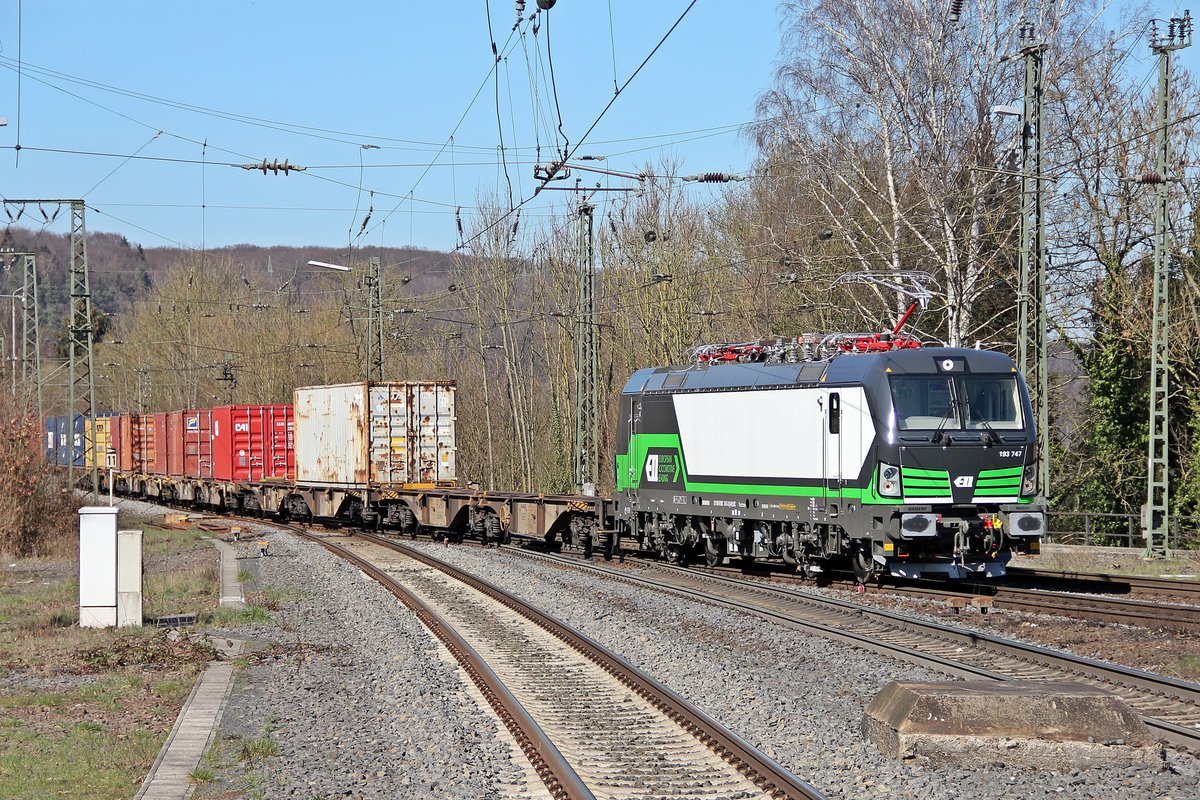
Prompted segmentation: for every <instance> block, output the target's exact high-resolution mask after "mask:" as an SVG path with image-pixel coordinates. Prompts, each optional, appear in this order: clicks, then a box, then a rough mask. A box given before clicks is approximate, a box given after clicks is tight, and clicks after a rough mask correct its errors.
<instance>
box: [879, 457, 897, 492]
mask: <svg viewBox="0 0 1200 800" xmlns="http://www.w3.org/2000/svg"><path fill="white" fill-rule="evenodd" d="M879 493H880V494H881V495H883V496H884V497H899V496H900V468H899V467H894V466H892V465H891V464H882V463H881V464H880V465H879Z"/></svg>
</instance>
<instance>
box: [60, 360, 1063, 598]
mask: <svg viewBox="0 0 1200 800" xmlns="http://www.w3.org/2000/svg"><path fill="white" fill-rule="evenodd" d="M872 341H873V344H872V343H868V346H866V347H859V346H856V345H853V344H852V345H851V346H848V347H846V346H843V347H840V348H836V349H835V351H834V353H833V355H831V356H830V357H824V358H816V359H814V358H811V357H807V356H808V354H801V355H800V356H799V357H795V356H796V354H794V353H793V354H791V356H792V357H787V358H785V357H783V356H780V354H779V353H778V352H776V353H775V354H774V357H773V358H770V359H768V358H767V357H766V355H767V354H766V353H765V352H764V351H763V350H762V349H761V348H757V346H756V347H753V348H749V349H746V348H742V349H740V350H737V351H736V352H735V351H727V352H723V353H709V354H708V355H707V356H706V357H703V358H701V359H700V363H692V364H689V365H685V366H678V367H661V368H652V369H645V370H641V371H639V372H637V373H635V374H634V375H633V376H632V377H631V378H630V380H629V381H628V383H627V385H626V386H625V388H624V391H623V392H622V394H621V397H620V402H619V410H618V420H617V426H616V431H617V435H616V446H615V451H616V457H615V469H616V474H615V478H616V493H615V495H614V496H613V497H608V498H606V497H590V496H581V495H556V494H525V493H512V492H495V491H485V490H482V489H479V488H478V487H475V486H472V485H467V486H464V485H462V482H461V481H460V480H459V479H458V476H457V474H456V469H455V432H454V423H455V411H454V391H455V387H454V385H453V383H449V382H391V383H357V384H344V385H340V386H326V387H307V388H299V389H297V390H296V391H295V396H294V403H293V404H290V405H288V404H280V405H256V406H221V407H217V408H211V409H191V410H183V411H176V412H170V413H158V414H119V415H99V416H98V417H97V418H96V419H95V420H94V421H93V420H91V419H81V418H78V417H76V418H74V419H71V418H68V417H57V418H53V417H52V418H48V419H47V420H46V433H47V442H46V454H47V458H48V459H50V460H51V461H52V462H54V463H58V464H60V465H67V464H71V465H74V466H76V467H82V468H85V469H90V468H91V466H92V464H93V463H95V464H97V466H98V467H99V468H101V469H103V470H104V471H105V473H106V474H107V475H108V476H109V479H110V480H111V481H112V485H113V487H114V489H115V491H117V492H121V493H126V494H130V495H134V496H138V497H144V498H146V499H150V500H156V501H160V502H164V503H174V504H182V505H186V506H191V507H194V508H198V509H202V510H210V511H217V512H223V511H232V512H237V513H251V514H255V513H256V514H268V513H269V514H273V515H277V516H279V517H281V518H284V519H294V520H302V521H318V522H324V523H326V524H343V523H345V524H352V525H357V526H365V527H369V528H373V529H377V530H390V531H394V532H396V533H399V534H405V535H410V536H414V537H415V536H416V535H417V534H418V532H419V531H421V530H423V529H436V530H437V531H438V532H439V533H438V535H439V536H441V535H449V536H451V537H454V538H461V537H473V538H477V539H479V540H481V541H483V542H485V543H486V542H490V541H505V540H507V539H508V538H509V537H513V536H515V537H521V538H538V539H544V540H545V542H546V543H547V545H550V546H559V543H560V542H561V544H562V545H566V546H571V547H578V548H580V549H582V550H583V551H584V552H585V553H586V554H588V555H590V554H591V552H592V550H593V547H595V546H599V547H600V548H601V550H602V552H603V554H604V555H605V556H606V557H610V556H611V555H612V554H613V552H614V550H634V549H636V550H640V551H644V552H647V553H653V554H658V555H659V556H661V557H663V558H665V559H667V560H668V561H672V562H677V563H683V562H687V561H689V560H690V559H692V558H699V557H701V556H702V557H703V558H704V559H705V560H706V561H707V562H708V563H709V564H710V565H715V564H718V563H720V562H722V561H724V560H725V559H726V558H729V557H739V558H741V559H743V560H754V559H766V560H772V561H780V562H783V563H785V564H787V565H789V566H791V567H793V568H795V569H796V570H798V571H803V572H805V573H806V574H808V575H810V576H813V577H820V576H821V575H822V574H823V573H826V572H827V571H828V570H829V569H830V568H831V567H836V566H839V565H849V566H850V567H851V568H852V569H853V571H854V573H855V575H856V576H857V577H858V579H859V580H861V581H864V582H865V581H867V580H870V579H873V578H881V577H883V576H888V575H890V576H907V577H915V576H930V575H939V576H943V577H946V578H950V579H965V578H974V577H996V576H999V575H1002V574H1004V568H1005V564H1006V563H1007V561H1008V560H1009V559H1010V557H1011V554H1012V553H1013V552H1031V551H1036V550H1037V548H1038V546H1039V544H1040V540H1041V536H1042V534H1043V532H1044V530H1045V514H1044V511H1043V508H1042V506H1041V504H1040V502H1039V499H1038V498H1037V497H1036V490H1035V484H1036V481H1035V470H1036V463H1035V460H1034V459H1035V457H1036V452H1037V448H1036V432H1035V430H1034V427H1033V422H1032V420H1033V415H1032V412H1031V409H1030V404H1029V397H1028V391H1027V389H1026V386H1025V383H1024V380H1023V379H1022V377H1021V375H1020V374H1019V373H1018V372H1017V370H1016V368H1015V366H1014V365H1013V363H1012V361H1011V360H1010V359H1009V358H1008V357H1007V356H1004V355H1003V354H1000V353H995V352H989V351H982V350H967V349H957V348H917V347H913V346H909V345H906V344H905V342H906V341H907V340H902V339H900V340H895V341H894V342H893V341H884V342H883V343H882V344H880V340H878V339H873V340H872ZM726 362H729V363H726ZM771 362H774V363H771Z"/></svg>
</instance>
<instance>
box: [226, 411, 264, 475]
mask: <svg viewBox="0 0 1200 800" xmlns="http://www.w3.org/2000/svg"><path fill="white" fill-rule="evenodd" d="M261 472H262V407H261V406H234V408H233V479H234V480H235V481H250V480H254V479H255V478H256V477H258V476H259V475H261Z"/></svg>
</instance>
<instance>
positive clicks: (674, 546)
mask: <svg viewBox="0 0 1200 800" xmlns="http://www.w3.org/2000/svg"><path fill="white" fill-rule="evenodd" d="M667 563H668V564H676V565H678V566H683V565H684V564H686V563H687V552H686V551H685V550H684V549H683V545H681V544H680V543H679V542H671V543H670V544H669V545H667Z"/></svg>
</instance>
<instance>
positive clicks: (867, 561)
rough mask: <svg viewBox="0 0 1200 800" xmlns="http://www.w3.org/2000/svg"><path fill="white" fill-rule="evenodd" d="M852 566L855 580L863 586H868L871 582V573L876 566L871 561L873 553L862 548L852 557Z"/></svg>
mask: <svg viewBox="0 0 1200 800" xmlns="http://www.w3.org/2000/svg"><path fill="white" fill-rule="evenodd" d="M850 566H851V568H853V570H854V579H855V580H856V581H858V582H859V583H861V584H866V582H867V581H869V580H871V573H872V571H873V568H874V564H873V563H872V560H871V553H870V551H868V550H867V549H866V548H863V547H860V548H858V549H857V550H855V551H854V555H852V556H850Z"/></svg>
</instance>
